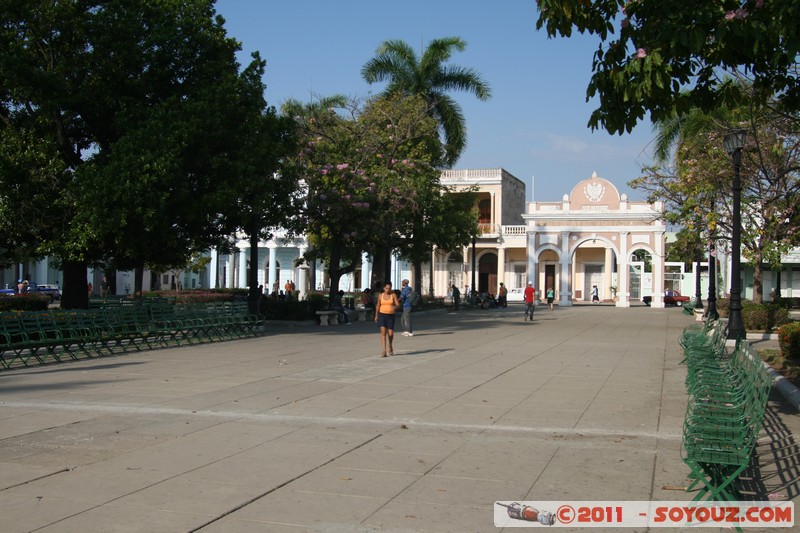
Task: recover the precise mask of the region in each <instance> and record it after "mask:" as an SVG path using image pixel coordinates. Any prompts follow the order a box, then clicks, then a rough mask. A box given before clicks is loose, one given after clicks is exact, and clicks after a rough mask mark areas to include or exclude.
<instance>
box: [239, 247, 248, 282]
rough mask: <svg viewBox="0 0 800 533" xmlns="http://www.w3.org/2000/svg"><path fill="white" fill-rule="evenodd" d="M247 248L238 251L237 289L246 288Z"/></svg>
mask: <svg viewBox="0 0 800 533" xmlns="http://www.w3.org/2000/svg"><path fill="white" fill-rule="evenodd" d="M247 251H248V249H247V248H241V249H239V287H240V288H241V287H247Z"/></svg>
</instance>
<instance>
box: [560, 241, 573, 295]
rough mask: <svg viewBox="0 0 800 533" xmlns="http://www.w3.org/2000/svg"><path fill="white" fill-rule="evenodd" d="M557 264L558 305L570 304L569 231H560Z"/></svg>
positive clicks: (570, 265) (570, 262) (570, 257)
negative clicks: (559, 277) (559, 288)
mask: <svg viewBox="0 0 800 533" xmlns="http://www.w3.org/2000/svg"><path fill="white" fill-rule="evenodd" d="M558 260H559V264H560V265H561V291H560V294H559V299H558V305H559V306H562V305H563V306H570V305H572V292H571V291H570V287H571V284H572V256H571V255H570V253H569V232H568V231H564V232H562V233H561V253H560V254H559V258H558Z"/></svg>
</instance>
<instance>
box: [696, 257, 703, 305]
mask: <svg viewBox="0 0 800 533" xmlns="http://www.w3.org/2000/svg"><path fill="white" fill-rule="evenodd" d="M694 259H695V267H694V308H695V309H702V308H703V295H702V294H701V292H700V261H702V260H703V252H702V250H701V249H700V248H697V249H695V251H694Z"/></svg>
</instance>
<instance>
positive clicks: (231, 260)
mask: <svg viewBox="0 0 800 533" xmlns="http://www.w3.org/2000/svg"><path fill="white" fill-rule="evenodd" d="M235 257H236V256H235V255H233V254H229V255H228V272H227V274H228V275H227V283H226V285H225V286H226V287H227V288H229V289H231V288H233V280H234V277H233V276H234V272H233V267H234V259H235Z"/></svg>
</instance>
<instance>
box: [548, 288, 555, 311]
mask: <svg viewBox="0 0 800 533" xmlns="http://www.w3.org/2000/svg"><path fill="white" fill-rule="evenodd" d="M555 299H556V291H555V290H553V287H550V288H549V289H547V308H548V309H549V310H550V311H552V310H553V300H555Z"/></svg>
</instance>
